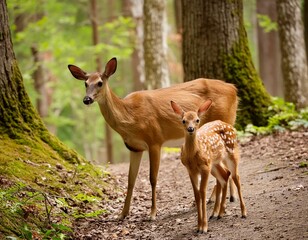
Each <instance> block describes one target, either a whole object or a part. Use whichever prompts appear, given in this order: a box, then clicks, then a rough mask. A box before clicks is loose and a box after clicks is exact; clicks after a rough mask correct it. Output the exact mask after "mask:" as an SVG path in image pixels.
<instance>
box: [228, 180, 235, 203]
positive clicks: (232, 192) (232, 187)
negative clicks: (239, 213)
mask: <svg viewBox="0 0 308 240" xmlns="http://www.w3.org/2000/svg"><path fill="white" fill-rule="evenodd" d="M229 188H230V202H235V201H236V196H235V185H234V181H233V179H232V178H231V177H230V178H229Z"/></svg>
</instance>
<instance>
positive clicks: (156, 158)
mask: <svg viewBox="0 0 308 240" xmlns="http://www.w3.org/2000/svg"><path fill="white" fill-rule="evenodd" d="M160 149H161V146H152V147H150V149H149V156H150V182H151V186H152V207H151V214H150V219H151V220H155V219H156V213H157V208H156V183H157V175H158V170H159V164H160Z"/></svg>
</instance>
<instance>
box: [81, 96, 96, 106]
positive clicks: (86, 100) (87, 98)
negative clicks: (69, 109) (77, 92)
mask: <svg viewBox="0 0 308 240" xmlns="http://www.w3.org/2000/svg"><path fill="white" fill-rule="evenodd" d="M93 102H94V101H93V99H92V98H90V97H89V96H85V97H84V99H83V103H84V104H86V105H89V104H91V103H93Z"/></svg>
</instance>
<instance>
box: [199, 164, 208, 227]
mask: <svg viewBox="0 0 308 240" xmlns="http://www.w3.org/2000/svg"><path fill="white" fill-rule="evenodd" d="M208 179H209V170H208V169H207V171H205V172H203V173H202V174H201V182H200V190H199V191H200V197H201V203H202V211H201V212H202V217H201V233H206V232H207V228H208V222H207V214H206V190H207V184H208Z"/></svg>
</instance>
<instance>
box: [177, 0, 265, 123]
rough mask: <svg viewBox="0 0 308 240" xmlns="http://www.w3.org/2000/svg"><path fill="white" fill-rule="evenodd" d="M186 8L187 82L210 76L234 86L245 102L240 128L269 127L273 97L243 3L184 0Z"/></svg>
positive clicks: (237, 0)
mask: <svg viewBox="0 0 308 240" xmlns="http://www.w3.org/2000/svg"><path fill="white" fill-rule="evenodd" d="M182 7H183V66H184V73H185V77H184V80H185V81H188V80H192V79H196V78H200V77H206V78H213V79H222V80H225V81H227V82H231V83H234V84H235V85H236V87H237V88H238V93H239V97H240V99H241V101H240V105H239V109H240V110H239V112H238V117H237V124H238V125H237V127H241V128H243V127H245V126H246V125H247V124H249V123H252V124H254V125H257V126H260V125H266V124H267V118H268V110H267V109H268V106H269V105H270V97H269V95H268V94H267V92H266V90H265V88H264V86H263V84H262V81H261V80H260V78H259V76H258V74H257V72H256V70H255V68H254V65H253V62H252V58H251V54H250V51H249V47H248V40H247V34H246V31H245V28H244V21H243V2H242V1H241V0H234V1H229V0H215V1H214V0H212V1H203V0H182ZM221 94H223V92H222V93H221Z"/></svg>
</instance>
